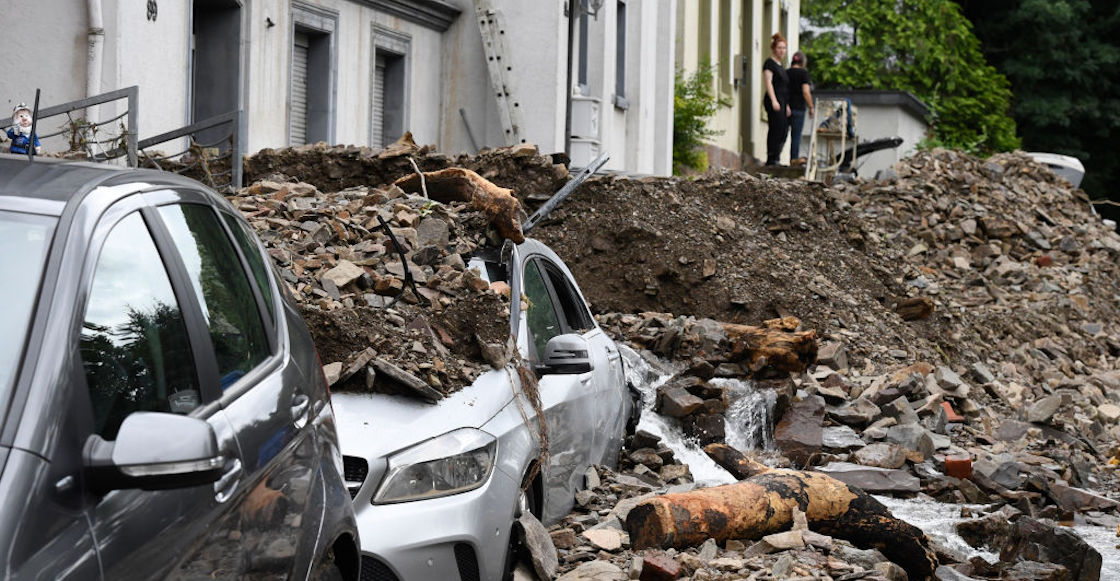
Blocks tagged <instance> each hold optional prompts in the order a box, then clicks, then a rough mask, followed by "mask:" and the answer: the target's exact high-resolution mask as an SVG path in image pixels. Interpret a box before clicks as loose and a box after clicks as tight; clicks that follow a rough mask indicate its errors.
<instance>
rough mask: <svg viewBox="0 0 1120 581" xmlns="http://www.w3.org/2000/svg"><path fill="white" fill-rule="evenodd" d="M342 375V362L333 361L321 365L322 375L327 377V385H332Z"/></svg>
mask: <svg viewBox="0 0 1120 581" xmlns="http://www.w3.org/2000/svg"><path fill="white" fill-rule="evenodd" d="M341 375H342V362H341V361H335V362H334V363H328V364H326V365H324V366H323V376H324V377H326V378H327V385H328V386H330V385H334V384H335V382H337V381H338V378H339V377H340V376H341Z"/></svg>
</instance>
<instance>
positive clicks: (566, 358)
mask: <svg viewBox="0 0 1120 581" xmlns="http://www.w3.org/2000/svg"><path fill="white" fill-rule="evenodd" d="M590 353H591V349H590V346H589V345H588V344H587V339H584V338H583V337H582V336H580V335H576V334H575V333H570V334H567V335H557V336H555V337H553V338H551V339H549V340H548V344H546V345H545V347H544V357H543V358H542V360H541V365H540V366H539V368H538V371H539V372H540V373H541V374H542V375H547V374H550V373H555V374H578V373H587V372H588V371H591V369H592V365H591V357H590Z"/></svg>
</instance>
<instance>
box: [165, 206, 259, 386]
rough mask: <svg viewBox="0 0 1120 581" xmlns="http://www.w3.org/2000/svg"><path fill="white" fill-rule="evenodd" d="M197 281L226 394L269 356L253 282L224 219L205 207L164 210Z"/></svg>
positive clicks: (192, 283)
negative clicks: (220, 220) (243, 265)
mask: <svg viewBox="0 0 1120 581" xmlns="http://www.w3.org/2000/svg"><path fill="white" fill-rule="evenodd" d="M159 212H160V215H161V216H162V217H163V220H164V223H165V224H166V225H167V230H168V231H169V232H170V233H171V238H172V240H173V241H174V243H175V246H176V247H177V248H178V249H179V254H180V256H181V257H182V259H183V265H184V266H185V267H186V269H187V275H188V276H189V278H190V280H191V286H192V287H193V288H194V292H195V295H196V297H197V298H198V303H199V306H200V307H201V309H202V315H203V316H204V317H205V318H206V325H207V327H208V328H209V330H210V339H211V342H212V343H213V345H214V354H215V356H216V358H217V362H218V376H219V377H220V378H221V384H222V389H226V388H228V387H229V386H231V385H233V384H234V383H235V382H236V381H237V380H238V379H239V378H240V377H241V376H243V375H245V374H246V373H248V372H249V370H251V369H252V368H254V367H256V366H257V365H258V364H260V363H261V362H262V361H264V360H265V359H266V358H267V357H268V355H269V347H268V340H267V336H266V335H265V328H264V324H263V323H262V322H261V317H260V310H259V309H258V308H257V301H256V298H255V297H254V296H253V291H252V289H251V287H250V286H249V285H250V282H249V277H248V275H247V274H246V273H245V269H244V268H242V266H241V260H240V259H239V258H238V256H237V251H236V250H234V247H233V243H231V242H230V240H229V238H228V237H227V236H226V232H225V230H224V229H223V228H222V225H221V223H219V222H218V216H217V215H216V214H215V213H214V211H213V210H212V209H210V208H209V207H207V206H203V205H199V204H175V205H170V206H163V207H161V208H160V209H159Z"/></svg>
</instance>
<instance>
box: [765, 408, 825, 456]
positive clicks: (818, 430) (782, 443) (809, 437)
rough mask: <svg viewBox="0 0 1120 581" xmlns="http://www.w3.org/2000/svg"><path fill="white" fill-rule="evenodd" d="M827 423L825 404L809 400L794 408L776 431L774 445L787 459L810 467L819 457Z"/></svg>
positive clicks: (784, 416) (788, 412)
mask: <svg viewBox="0 0 1120 581" xmlns="http://www.w3.org/2000/svg"><path fill="white" fill-rule="evenodd" d="M823 421H824V401H823V400H822V399H821V398H819V397H815V396H814V397H809V398H806V399H803V400H801V401H799V402H797V403H795V404H794V405H793V407H791V408H790V409H789V410H788V411H786V413H785V415H783V416H782V420H781V421H780V422H778V425H777V426H776V427H775V428H774V443H775V444H776V445H777V446H778V448H779V449H780V450H781V451H782V453H783V454H785V455H786V457H787V458H789V459H790V460H792V461H793V462H794V463H796V464H799V465H802V466H804V465H807V464H808V463H809V462H810V460H811V458H813V457H815V456H816V455H818V454H820V451H821V445H822V438H823V430H822V427H821V424H822V422H823Z"/></svg>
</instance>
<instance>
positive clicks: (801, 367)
mask: <svg viewBox="0 0 1120 581" xmlns="http://www.w3.org/2000/svg"><path fill="white" fill-rule="evenodd" d="M800 326H801V321H800V320H798V319H797V317H783V318H781V319H770V320H767V321H763V323H762V326H759V327H756V326H752V325H738V324H734V323H724V324H723V329H724V331H725V332H726V333H727V337H728V339H729V340H730V341H731V344H732V347H731V357H730V359H731V361H742V362H746V364H747V367H748V368H749V369H750V371H751V374H752V375H754V376H755V377H772V376H775V375H781V374H798V373H801V372H803V371H805V368H806V367H808V366H810V365H812V364H813V363H816V361H817V332H816V331H815V330H813V331H801V332H798V331H797V328H798V327H800Z"/></svg>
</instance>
